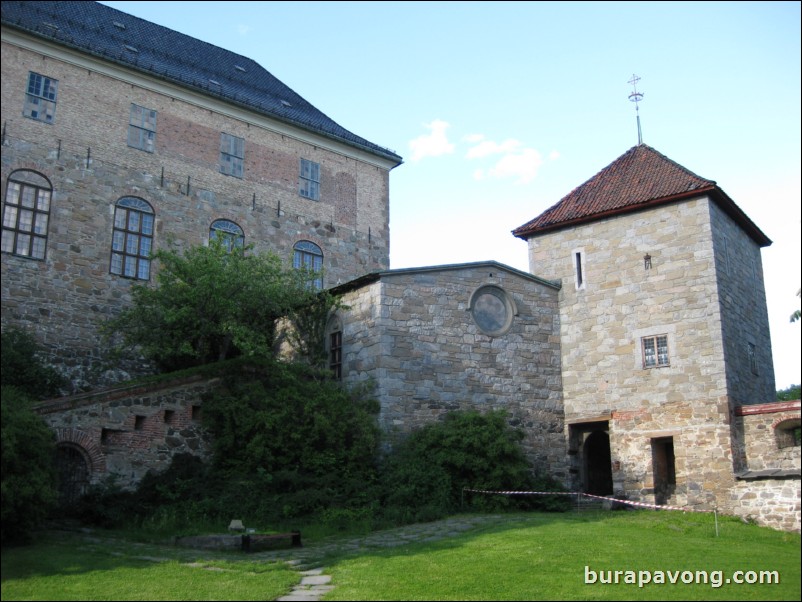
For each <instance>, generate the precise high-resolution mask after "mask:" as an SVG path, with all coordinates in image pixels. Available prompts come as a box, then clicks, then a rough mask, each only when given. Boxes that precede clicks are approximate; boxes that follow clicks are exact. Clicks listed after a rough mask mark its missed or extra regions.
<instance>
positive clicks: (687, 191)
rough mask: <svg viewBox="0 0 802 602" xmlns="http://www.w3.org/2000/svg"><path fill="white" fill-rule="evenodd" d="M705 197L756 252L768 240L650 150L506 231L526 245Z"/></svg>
mask: <svg viewBox="0 0 802 602" xmlns="http://www.w3.org/2000/svg"><path fill="white" fill-rule="evenodd" d="M702 195H708V196H710V197H711V198H712V199H713V200H714V201H715V202H716V203H718V205H719V206H720V207H721V208H722V209H723V210H724V211H725V212H726V213H727V214H728V215H729V216H730V217H731V218H733V219H734V220H735V221H736V222H737V223H738V224H739V225H740V226H741V228H743V230H744V231H745V232H746V233H747V234H748V235H749V236H751V237H752V239H753V240H754V241H755V242H756V243H757V244H759V245H760V246H761V247H767V246H769V245H770V244H771V240H770V239H769V238H768V237H767V236H766V235H765V234H763V232H761V230H760V229H759V228H758V227H757V226H756V225H755V224H754V223H753V222H752V220H750V219H749V217H747V215H746V214H745V213H744V212H743V211H742V210H741V209H740V208H739V207H738V206H737V205H736V204H735V203H734V202H733V201H732V199H730V198H729V197H728V196H727V195H726V194H725V193H724V191H723V190H721V189H720V188H719V187H718V186H717V185H716V183H715V182H714V181H713V180H707V179H705V178H701V177H699V176H697V175H696V174H695V173H693V172H692V171H690V170H688V169H686V168H684V167H683V166H682V165H679V164H678V163H675V162H674V161H672V160H671V159H669V158H668V157H666V156H664V155H662V154H660V153H659V152H657V151H656V150H654V149H653V148H651V147H650V146H646V145H645V144H639V145H638V146H634V147H632V148H631V149H629V150H628V151H627V152H626V153H624V154H623V155H621V156H620V157H619V158H618V159H616V160H615V161H613V162H612V163H610V165H608V166H607V167H605V168H604V169H602V170H601V171H600V172H599V173H597V174H596V175H595V176H593V177H592V178H591V179H590V180H588V181H587V182H585V183H584V184H582V185H581V186H578V187H577V188H575V189H574V190H572V191H571V192H570V193H568V194H567V195H566V196H565V197H563V198H562V200H561V201H560V202H559V203H557V204H556V205H554V206H552V207H551V208H549V209H547V210H546V211H544V212H543V213H541V214H540V215H539V216H538V217H536V218H535V219H533V220H532V221H530V222H527V223H526V224H524V225H522V226H520V227H518V228H516V229H515V230H513V231H512V233H513V235H514V236H517V237H518V238H523V239H528V238H532V237H534V236H539V235H540V234H544V233H546V232H552V231H555V230H560V229H563V228H568V227H571V226H575V225H578V224H584V223H588V222H593V221H597V220H600V219H604V218H607V217H611V216H614V215H620V214H623V213H630V212H633V211H640V210H643V209H647V208H651V207H654V206H656V205H663V204H666V203H673V202H676V201H681V200H685V199H689V198H692V197H698V196H702Z"/></svg>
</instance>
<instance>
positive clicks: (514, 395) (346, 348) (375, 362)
mask: <svg viewBox="0 0 802 602" xmlns="http://www.w3.org/2000/svg"><path fill="white" fill-rule="evenodd" d="M487 287H490V289H491V291H490V292H491V293H493V292H501V294H502V295H505V296H507V297H508V300H509V303H510V306H509V310H510V315H509V317H508V318H509V323H508V324H504V323H501V324H500V325H499V329H498V330H501V331H503V332H495V331H491V333H490V334H488V332H486V331H483V329H482V328H481V327H480V325H479V323H477V321H476V319H475V315H476V310H472V308H473V307H474V306H475V305H476V302H477V301H476V296H477V293H480V292H482V291H486V290H487ZM558 288H559V287H557V286H556V285H555V284H554V283H551V282H547V281H544V280H541V279H539V278H535V277H533V276H531V275H529V274H526V273H523V272H519V271H517V270H514V269H512V268H509V267H507V266H503V265H501V264H498V263H496V262H479V263H474V264H462V265H452V266H436V267H431V268H419V269H408V270H391V271H388V272H382V273H379V274H375V275H373V276H370V277H365V278H363V279H359V280H357V281H355V282H354V283H352V284H350V285H347V286H346V287H343V288H342V289H339V290H341V291H342V292H343V293H344V295H343V301H344V302H345V303H346V304H347V305H349V306H350V308H351V309H350V310H349V311H346V312H342V313H341V315H340V316H339V319H340V321H341V323H340V324H339V325H338V326H337V327H338V328H341V329H342V333H343V341H344V344H343V375H344V380H345V381H346V382H349V381H359V380H368V379H370V380H372V381H373V382H374V383H375V385H376V395H377V397H378V399H379V401H380V403H381V414H380V422H381V426H382V427H383V429H384V430H385V431H386V432H388V433H390V434H395V436H403V434H406V433H409V432H410V431H412V430H413V429H416V428H419V427H421V426H423V425H425V424H428V423H429V422H431V421H433V420H437V419H439V418H442V417H443V416H444V415H445V414H446V413H447V412H450V411H454V410H468V409H472V410H478V411H485V410H488V409H504V410H505V411H506V412H507V413H508V415H509V421H510V424H511V425H513V426H515V427H518V428H521V429H522V430H523V431H524V433H525V435H526V438H525V440H524V443H523V445H524V449H525V451H526V453H527V455H528V456H529V458H530V460H531V461H532V463H533V465H534V467H535V469H536V470H537V471H540V472H543V473H546V474H550V475H554V476H556V477H557V478H560V479H564V478H565V476H566V467H565V457H566V456H565V447H564V445H565V443H564V440H563V436H562V431H563V426H562V423H563V415H562V397H561V383H560V359H559V352H560V345H559V338H558V329H559V316H558V313H557V294H558ZM335 290H336V291H337V290H338V289H335ZM495 299H496V297H492V298H491V299H490V301H491V302H493V301H494V300H495ZM480 319H481V318H480ZM491 328H494V326H491ZM505 328H506V329H505Z"/></svg>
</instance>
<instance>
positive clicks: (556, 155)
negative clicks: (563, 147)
mask: <svg viewBox="0 0 802 602" xmlns="http://www.w3.org/2000/svg"><path fill="white" fill-rule="evenodd" d="M559 158H560V151H556V150H553V151H551V152H550V153H549V159H550V160H551V161H556V160H557V159H559Z"/></svg>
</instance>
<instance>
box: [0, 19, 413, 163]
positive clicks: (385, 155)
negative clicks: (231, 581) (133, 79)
mask: <svg viewBox="0 0 802 602" xmlns="http://www.w3.org/2000/svg"><path fill="white" fill-rule="evenodd" d="M3 25H4V26H8V27H10V28H13V29H16V30H18V31H20V32H23V33H25V34H28V35H32V36H33V37H36V38H39V39H43V40H47V41H49V42H55V43H57V44H59V45H62V46H66V47H68V48H71V49H73V50H76V51H78V52H80V53H81V54H88V55H90V56H93V57H95V58H98V59H102V60H103V61H105V62H109V63H113V64H115V65H118V66H121V67H124V68H126V69H131V70H132V71H136V72H138V73H143V74H145V75H147V76H149V77H153V78H156V79H159V80H162V81H165V82H167V83H170V84H172V85H176V86H180V87H183V88H186V89H187V90H192V91H193V92H200V93H201V94H203V95H204V96H209V97H212V98H219V99H220V100H223V101H225V102H226V103H228V104H232V105H236V106H239V107H242V108H244V109H247V110H249V111H253V112H255V113H257V114H259V115H263V116H265V117H269V118H271V119H275V120H277V121H280V122H282V123H286V124H288V125H292V126H294V127H297V128H300V129H303V130H305V131H308V132H310V133H313V134H315V135H317V136H322V137H324V138H327V139H329V140H333V141H336V142H339V143H340V144H344V145H346V146H350V147H352V148H356V149H359V150H362V151H365V152H367V153H369V154H371V155H375V156H377V157H381V158H382V159H385V160H387V161H389V162H391V163H394V165H393V167H398V166H399V165H401V164H402V163H403V158H402V157H401V156H400V155H397V154H395V153H394V152H392V151H390V150H389V149H384V148H382V147H380V146H379V145H375V146H371V145H370V144H360V143H359V142H358V141H355V140H349V139H347V138H343V137H340V136H336V135H335V134H332V133H330V132H326V131H324V130H322V129H320V128H316V127H314V126H312V125H310V124H307V123H304V122H302V121H298V120H295V119H290V118H287V117H283V116H281V115H277V114H275V113H272V112H270V111H266V110H264V109H262V108H261V107H258V106H256V105H253V104H249V103H247V102H242V101H238V100H236V99H233V98H230V97H228V96H226V95H224V94H215V93H214V92H212V91H210V90H207V89H205V88H203V87H201V86H193V85H192V84H190V83H188V82H184V81H180V80H178V79H176V78H174V77H170V76H168V75H164V74H161V73H158V72H156V71H152V70H149V69H146V68H144V67H140V66H139V65H137V64H135V63H130V62H126V61H121V60H119V59H116V58H115V57H113V56H109V55H108V54H104V53H99V52H94V51H93V50H92V49H90V48H86V47H85V46H82V45H80V44H75V43H73V42H71V41H70V40H65V39H60V38H53V37H49V36H45V35H42V34H41V33H40V32H38V31H35V30H31V29H29V28H27V27H23V26H21V25H19V24H17V23H14V22H10V21H3ZM391 169H392V168H391Z"/></svg>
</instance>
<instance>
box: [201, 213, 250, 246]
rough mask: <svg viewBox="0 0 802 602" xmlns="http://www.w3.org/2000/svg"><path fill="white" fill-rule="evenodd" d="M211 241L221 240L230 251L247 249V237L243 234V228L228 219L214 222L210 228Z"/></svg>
mask: <svg viewBox="0 0 802 602" xmlns="http://www.w3.org/2000/svg"><path fill="white" fill-rule="evenodd" d="M209 240H219V241H220V242H222V243H223V245H224V246H225V247H226V249H228V251H231V249H233V248H237V249H242V248H244V247H245V235H244V234H243V233H242V228H240V227H239V226H238V225H237V224H235V223H234V222H230V221H228V220H227V219H218V220H216V221H214V222H212V226H211V227H210V228H209Z"/></svg>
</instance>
